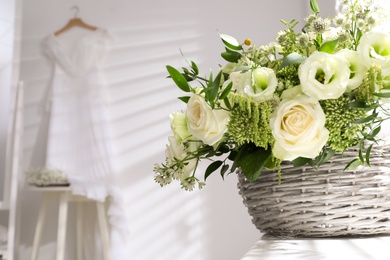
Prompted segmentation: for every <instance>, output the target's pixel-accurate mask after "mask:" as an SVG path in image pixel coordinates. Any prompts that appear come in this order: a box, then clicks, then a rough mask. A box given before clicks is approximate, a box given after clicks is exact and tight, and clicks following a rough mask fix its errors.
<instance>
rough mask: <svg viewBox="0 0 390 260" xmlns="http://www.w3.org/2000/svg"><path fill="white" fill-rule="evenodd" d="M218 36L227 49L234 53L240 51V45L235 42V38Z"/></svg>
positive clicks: (223, 35) (224, 35)
mask: <svg viewBox="0 0 390 260" xmlns="http://www.w3.org/2000/svg"><path fill="white" fill-rule="evenodd" d="M219 36H220V37H221V40H222V42H223V43H224V44H225V46H226V47H227V48H229V49H231V50H235V51H240V50H242V45H241V44H240V43H239V42H238V41H237V40H236V38H234V37H232V36H230V35H227V34H219Z"/></svg>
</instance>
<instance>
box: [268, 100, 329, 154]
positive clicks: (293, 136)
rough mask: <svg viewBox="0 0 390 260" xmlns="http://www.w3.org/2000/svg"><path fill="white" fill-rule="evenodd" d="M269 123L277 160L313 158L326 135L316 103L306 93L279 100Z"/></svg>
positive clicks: (323, 143) (324, 142)
mask: <svg viewBox="0 0 390 260" xmlns="http://www.w3.org/2000/svg"><path fill="white" fill-rule="evenodd" d="M270 126H271V129H272V135H273V137H274V138H275V144H274V147H273V150H272V152H273V155H274V156H275V157H276V158H278V159H280V160H294V159H296V158H298V157H305V158H315V157H316V156H317V155H318V154H319V153H320V151H321V149H322V148H323V147H324V145H325V144H326V142H327V140H328V138H329V131H328V130H327V129H326V128H325V114H324V112H323V110H322V108H321V106H320V104H319V102H318V101H317V100H316V99H314V98H312V97H308V96H306V95H300V96H297V97H295V98H294V99H284V100H282V102H280V104H279V106H278V107H277V109H276V110H275V111H274V113H273V114H272V116H271V120H270Z"/></svg>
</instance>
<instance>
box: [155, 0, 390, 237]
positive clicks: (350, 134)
mask: <svg viewBox="0 0 390 260" xmlns="http://www.w3.org/2000/svg"><path fill="white" fill-rule="evenodd" d="M343 4H344V5H345V6H344V7H345V8H344V11H343V12H340V13H338V14H337V15H336V16H335V17H333V18H322V17H321V16H320V11H319V7H318V3H317V1H316V0H311V1H310V6H311V9H312V11H313V12H312V14H310V15H309V16H308V17H307V18H305V25H304V26H303V28H302V30H301V31H299V32H297V31H296V30H295V27H296V26H297V25H298V22H297V21H296V20H292V21H289V22H287V21H283V20H282V22H283V24H285V26H286V29H285V30H283V31H281V32H279V33H278V35H277V38H276V40H275V41H274V42H272V43H270V44H269V45H262V46H257V45H255V44H253V43H252V42H251V40H250V39H245V40H244V41H243V43H240V42H239V41H238V40H236V39H235V38H233V37H231V36H229V35H226V34H221V35H220V37H221V40H222V42H223V44H224V47H225V50H224V52H222V54H221V56H222V58H224V59H225V60H226V61H227V63H226V65H224V66H222V67H221V68H220V70H219V71H218V73H216V74H215V75H214V74H212V73H210V74H209V75H208V76H202V75H200V73H199V69H198V66H197V65H196V63H195V62H194V61H188V65H189V67H188V68H186V67H183V68H181V70H178V69H176V68H174V67H172V66H167V70H168V73H169V76H170V78H171V79H172V80H173V81H174V83H175V84H176V85H177V86H178V87H179V88H180V89H181V90H182V91H184V92H185V93H186V95H183V96H181V97H179V99H180V100H181V101H183V102H185V103H186V110H185V111H180V112H175V113H172V114H171V116H170V119H171V128H172V133H173V134H172V136H170V137H168V141H169V145H168V146H167V149H166V161H165V162H164V163H162V164H156V165H155V168H154V172H155V174H156V175H155V181H156V182H157V183H159V184H160V185H161V186H164V185H167V184H169V183H171V182H172V180H178V181H179V182H180V183H181V185H182V187H183V188H184V189H186V190H193V189H194V187H195V186H196V185H197V186H198V187H199V188H202V187H203V186H204V185H205V182H206V180H207V178H208V177H209V176H210V174H212V173H214V172H217V171H219V172H220V174H221V176H222V177H224V176H225V175H227V174H229V173H233V172H237V173H238V176H239V185H238V186H239V189H240V192H241V194H242V196H243V197H244V203H245V204H246V205H247V207H248V210H249V213H250V214H251V215H252V216H253V222H254V223H255V224H256V226H257V227H258V228H259V229H260V230H265V231H272V230H277V232H275V233H287V234H294V235H306V236H333V235H345V234H373V233H390V219H389V217H390V213H389V212H390V206H389V204H390V199H389V196H390V195H389V192H388V191H387V190H389V187H390V175H389V174H390V173H388V172H389V169H388V168H386V167H387V166H386V164H388V163H390V161H387V160H388V158H386V157H387V156H388V155H390V152H389V149H390V148H388V146H387V145H386V143H385V141H386V140H385V138H383V135H382V134H381V132H382V131H381V130H382V128H383V127H382V126H383V122H385V120H387V119H388V118H389V115H390V114H389V109H388V108H387V107H386V102H387V101H388V99H389V98H390V34H389V33H386V32H383V31H381V30H380V29H379V28H380V26H381V25H382V24H383V22H385V21H386V19H387V17H388V15H387V12H386V11H385V10H383V9H381V8H379V7H375V6H374V5H373V1H369V0H365V1H358V0H345V1H344V3H343ZM383 155H385V156H383ZM204 161H208V162H209V165H208V167H207V168H206V170H205V173H204V177H203V178H201V177H199V176H197V171H196V169H197V166H198V164H199V163H200V162H204ZM362 169H363V170H362ZM360 172H362V175H360V174H359V173H360ZM348 196H350V197H351V198H348V199H345V197H348ZM366 199H373V200H370V201H367V200H366ZM313 201H314V202H313ZM351 201H352V202H351ZM381 203H382V204H386V205H387V206H386V207H385V208H382V206H381ZM358 204H360V205H358ZM356 205H358V206H356ZM302 207H303V208H302ZM374 209H375V210H374ZM354 210H355V211H354ZM356 211H357V212H363V213H362V214H358V213H356ZM373 212H374V213H373ZM371 213H373V214H374V215H370V214H371ZM378 215H379V216H378ZM356 223H357V224H356ZM353 224H356V225H355V226H354V225H353ZM275 227H276V229H275ZM305 230H309V231H305ZM313 230H314V231H313ZM351 230H352V231H353V232H354V231H356V230H357V231H356V232H355V233H351Z"/></svg>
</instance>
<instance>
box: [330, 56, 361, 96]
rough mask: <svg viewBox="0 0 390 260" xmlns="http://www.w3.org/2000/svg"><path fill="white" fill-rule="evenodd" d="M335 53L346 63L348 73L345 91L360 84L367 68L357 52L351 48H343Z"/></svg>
mask: <svg viewBox="0 0 390 260" xmlns="http://www.w3.org/2000/svg"><path fill="white" fill-rule="evenodd" d="M336 55H337V56H339V57H340V58H342V59H343V60H345V61H347V63H348V67H349V70H350V75H349V81H348V85H347V91H351V90H353V89H355V88H357V87H359V86H360V85H361V84H362V82H363V79H364V77H365V76H366V73H367V70H368V69H367V66H365V65H364V62H363V59H362V58H361V56H360V55H359V53H358V52H356V51H353V50H348V49H343V50H341V51H339V52H337V53H336Z"/></svg>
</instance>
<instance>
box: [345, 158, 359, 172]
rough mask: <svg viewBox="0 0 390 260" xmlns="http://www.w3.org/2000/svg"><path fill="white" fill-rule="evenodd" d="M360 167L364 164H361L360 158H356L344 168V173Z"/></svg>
mask: <svg viewBox="0 0 390 260" xmlns="http://www.w3.org/2000/svg"><path fill="white" fill-rule="evenodd" d="M359 165H362V163H361V162H360V160H359V159H358V158H355V159H353V160H352V161H350V162H349V163H348V164H347V165H346V166H345V167H344V171H345V170H352V169H356V168H357V167H358V166H359Z"/></svg>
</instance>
